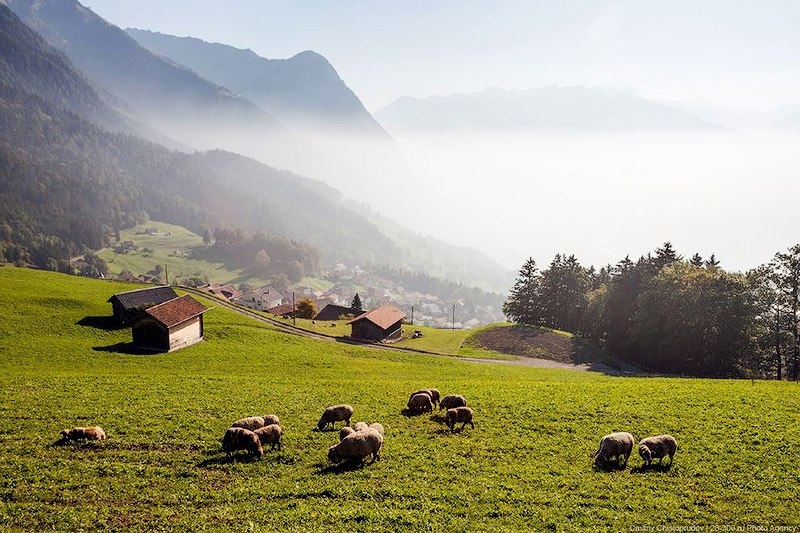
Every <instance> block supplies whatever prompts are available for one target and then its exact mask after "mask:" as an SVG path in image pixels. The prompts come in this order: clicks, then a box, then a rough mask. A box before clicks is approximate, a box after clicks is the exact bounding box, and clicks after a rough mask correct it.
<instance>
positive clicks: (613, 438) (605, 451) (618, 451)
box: [594, 431, 633, 467]
mask: <svg viewBox="0 0 800 533" xmlns="http://www.w3.org/2000/svg"><path fill="white" fill-rule="evenodd" d="M631 451H633V435H631V434H630V433H627V432H625V431H619V432H617V433H609V434H608V435H606V436H604V437H603V438H602V439H600V447H599V448H598V449H597V452H596V453H595V454H594V464H595V465H596V466H598V467H600V466H603V465H604V464H605V463H606V462H608V461H609V460H610V459H612V458H613V459H615V460H616V461H617V464H619V459H620V457H624V458H625V459H624V461H623V463H622V466H625V465H627V464H628V457H630V455H631Z"/></svg>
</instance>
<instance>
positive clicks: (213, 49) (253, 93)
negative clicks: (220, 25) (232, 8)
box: [125, 28, 388, 140]
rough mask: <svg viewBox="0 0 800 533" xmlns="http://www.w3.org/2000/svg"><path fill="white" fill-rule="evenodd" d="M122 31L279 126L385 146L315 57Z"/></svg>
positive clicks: (356, 101) (369, 120) (358, 104)
mask: <svg viewBox="0 0 800 533" xmlns="http://www.w3.org/2000/svg"><path fill="white" fill-rule="evenodd" d="M125 31H126V32H127V33H128V35H130V36H131V37H133V38H134V39H136V41H137V42H138V43H139V44H141V45H142V46H144V47H145V48H147V49H148V50H150V51H151V52H153V53H155V54H158V55H160V56H164V57H167V58H169V59H171V60H173V61H175V62H176V63H179V64H181V65H185V66H187V67H189V68H190V69H192V70H193V71H195V72H197V73H198V74H199V75H201V76H202V77H204V78H205V79H207V80H210V81H212V82H214V83H217V84H219V85H223V86H225V87H228V88H230V89H231V90H233V91H234V92H236V93H237V94H241V95H242V96H244V97H245V98H248V99H250V100H252V101H253V102H255V103H257V104H258V105H260V106H261V107H263V108H264V109H266V110H268V111H269V112H271V113H273V114H274V115H275V116H276V117H278V119H279V120H281V121H282V122H283V123H285V124H289V125H290V126H295V125H300V126H302V125H304V124H306V123H310V124H313V125H316V126H323V127H327V128H330V129H335V130H340V131H345V132H348V133H350V134H354V135H366V136H371V137H376V138H382V139H384V140H388V135H387V134H386V132H385V131H384V130H383V128H381V126H380V125H379V124H378V123H377V122H376V121H375V119H373V118H372V115H370V114H369V112H368V111H367V110H366V109H365V108H364V105H363V104H362V103H361V101H360V100H359V99H358V97H357V96H356V95H355V93H354V92H353V91H352V90H351V89H350V88H349V87H348V86H347V85H346V84H345V82H344V81H343V80H342V79H341V78H340V77H339V74H338V73H337V72H336V69H334V68H333V66H332V65H331V64H330V63H329V62H328V60H327V59H325V58H324V57H323V56H321V55H320V54H318V53H316V52H312V51H305V52H300V53H299V54H297V55H295V56H293V57H291V58H289V59H266V58H263V57H261V56H259V55H257V54H256V53H255V52H253V51H252V50H242V49H239V48H234V47H233V46H228V45H225V44H219V43H208V42H205V41H203V40H200V39H196V38H193V37H176V36H173V35H166V34H162V33H158V32H152V31H147V30H140V29H133V28H128V29H126V30H125Z"/></svg>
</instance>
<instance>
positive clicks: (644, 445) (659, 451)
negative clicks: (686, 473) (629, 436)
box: [639, 435, 678, 466]
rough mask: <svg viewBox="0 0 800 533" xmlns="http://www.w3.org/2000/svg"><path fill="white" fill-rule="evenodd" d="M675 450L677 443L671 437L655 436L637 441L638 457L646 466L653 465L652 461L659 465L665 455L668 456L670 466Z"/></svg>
mask: <svg viewBox="0 0 800 533" xmlns="http://www.w3.org/2000/svg"><path fill="white" fill-rule="evenodd" d="M677 450H678V443H677V441H676V440H675V437H673V436H672V435H657V436H655V437H647V438H646V439H642V440H641V441H639V455H640V456H641V458H642V459H643V460H644V462H645V464H646V465H647V466H650V465H651V464H652V463H653V459H658V462H659V464H660V463H661V462H662V461H663V460H664V456H666V455H669V464H670V465H672V458H673V457H674V456H675V452H676V451H677Z"/></svg>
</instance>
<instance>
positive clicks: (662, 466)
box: [631, 463, 672, 474]
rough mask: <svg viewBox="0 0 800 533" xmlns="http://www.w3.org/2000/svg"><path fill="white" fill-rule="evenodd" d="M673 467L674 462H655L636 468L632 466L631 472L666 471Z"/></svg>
mask: <svg viewBox="0 0 800 533" xmlns="http://www.w3.org/2000/svg"><path fill="white" fill-rule="evenodd" d="M671 469H672V463H664V464H660V463H655V464H651V465H646V464H644V465H642V466H638V467H636V468H631V474H647V473H648V472H661V473H666V472H669V471H670V470H671Z"/></svg>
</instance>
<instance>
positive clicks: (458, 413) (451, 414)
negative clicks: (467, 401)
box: [444, 406, 475, 431]
mask: <svg viewBox="0 0 800 533" xmlns="http://www.w3.org/2000/svg"><path fill="white" fill-rule="evenodd" d="M473 414H474V412H473V411H472V409H470V408H469V407H466V406H462V407H456V408H454V409H448V410H447V413H445V415H444V423H445V425H447V427H449V428H450V430H451V431H455V426H456V424H458V423H459V422H461V423H462V424H461V429H464V426H466V425H467V424H469V425H470V426H472V429H475V424H474V423H473V422H472V415H473Z"/></svg>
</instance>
